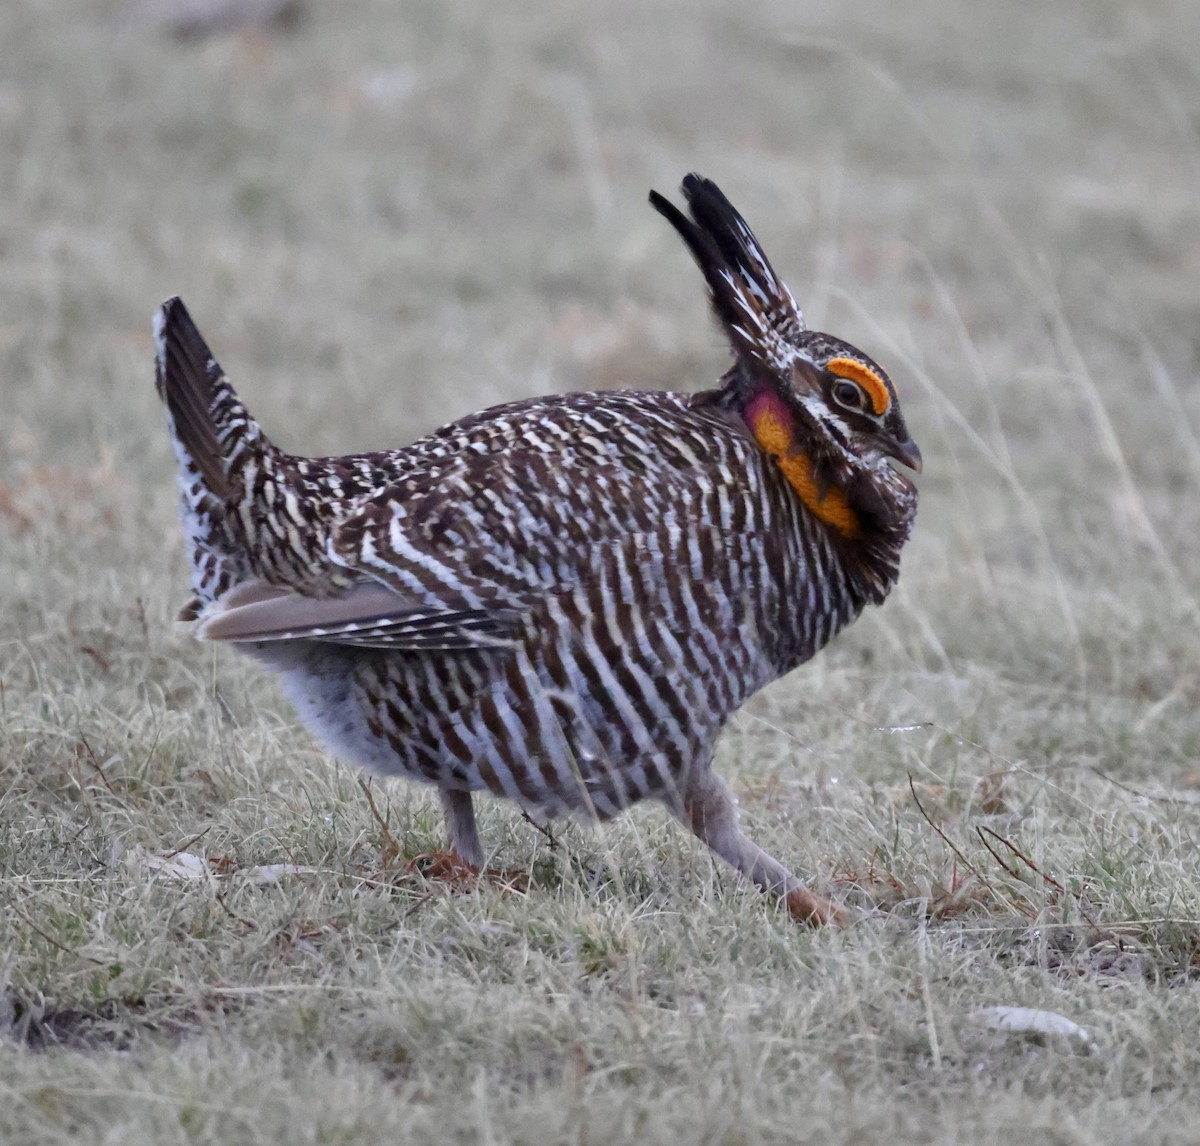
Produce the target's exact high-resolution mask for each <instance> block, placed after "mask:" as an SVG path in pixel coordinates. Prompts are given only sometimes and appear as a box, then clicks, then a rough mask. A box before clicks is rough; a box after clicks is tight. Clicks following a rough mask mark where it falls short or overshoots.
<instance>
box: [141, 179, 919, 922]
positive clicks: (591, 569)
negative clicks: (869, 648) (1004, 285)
mask: <svg viewBox="0 0 1200 1146" xmlns="http://www.w3.org/2000/svg"><path fill="white" fill-rule="evenodd" d="M683 193H684V195H685V197H686V199H687V202H688V204H689V207H690V212H691V217H690V218H688V217H686V216H685V215H684V214H682V213H681V212H680V211H679V210H678V209H677V208H675V207H674V206H673V205H671V204H670V203H669V202H667V201H666V200H665V199H663V198H662V197H661V196H660V195H658V194H657V193H651V196H650V201H651V203H652V204H653V205H654V207H655V208H656V209H657V210H658V211H659V212H661V213H662V214H663V215H664V216H665V217H666V218H667V219H668V220H669V221H670V223H671V224H672V225H673V226H674V227H675V229H676V230H677V231H678V232H679V234H680V235H681V236H682V237H683V240H684V241H685V242H686V243H687V245H688V247H689V248H690V250H691V253H692V255H693V256H694V258H695V259H696V262H697V263H698V264H699V265H700V269H701V270H702V271H703V272H704V277H705V279H706V280H707V283H708V290H709V294H710V297H711V301H712V305H713V309H714V311H715V313H716V316H717V318H718V320H719V321H720V323H721V325H722V327H723V328H724V330H725V332H726V334H727V335H728V338H729V341H730V344H731V346H732V350H733V359H734V360H733V364H732V365H731V366H730V368H729V369H728V371H727V372H726V373H725V375H724V376H723V377H722V378H721V380H720V383H719V385H718V386H717V387H716V388H715V389H712V390H707V391H703V392H700V393H673V392H670V391H661V392H643V391H613V392H605V393H584V394H563V395H555V396H552V397H546V398H535V399H532V400H530V401H523V402H514V403H511V404H508V405H504V406H498V407H496V408H494V409H490V410H486V411H484V412H482V413H479V414H474V415H472V416H470V417H467V418H464V419H462V420H461V421H458V422H454V423H452V424H451V425H448V426H445V427H443V428H442V429H440V430H437V431H435V432H434V433H432V434H430V435H429V436H428V437H425V438H422V439H421V440H420V441H418V442H416V443H414V444H413V445H410V446H407V447H405V448H403V449H398V450H393V451H390V452H387V453H374V454H356V455H350V456H347V457H330V458H304V457H296V456H292V455H289V454H286V453H284V452H282V451H281V450H279V449H278V448H276V447H275V446H274V445H272V444H271V442H270V441H269V440H268V439H267V437H266V436H265V435H264V433H263V432H262V430H261V429H260V428H259V425H258V423H257V422H256V421H255V420H254V419H253V418H252V417H251V416H250V414H249V413H248V412H247V410H246V408H245V406H243V405H242V403H241V401H240V400H239V399H238V397H237V395H236V394H235V393H234V391H233V388H232V386H231V385H230V383H229V381H228V379H227V378H226V377H225V375H224V373H223V372H222V370H221V368H220V366H218V364H217V362H216V360H215V359H214V357H213V355H212V354H211V353H210V351H209V349H208V347H207V346H206V345H205V343H204V341H203V339H202V338H201V337H200V334H199V333H198V331H197V329H196V327H195V326H194V325H193V323H192V321H191V319H190V318H189V317H188V313H187V311H186V310H185V309H184V307H183V304H182V303H181V302H180V301H179V300H178V299H171V300H169V301H168V302H167V303H165V304H164V306H163V308H162V310H161V313H160V314H159V316H158V317H157V319H156V322H155V340H156V346H157V366H158V370H157V381H158V389H159V392H160V394H161V395H162V397H163V399H164V400H165V402H166V405H167V409H168V411H169V415H170V428H171V435H172V438H173V441H174V445H175V452H176V455H177V457H178V459H179V465H180V481H179V485H180V491H181V494H182V512H183V522H184V529H185V532H186V534H187V540H188V543H189V547H190V558H191V570H192V590H193V592H194V594H195V596H194V598H193V600H192V601H191V603H190V604H189V605H188V607H187V608H186V609H185V610H184V613H183V614H182V616H183V617H184V619H193V620H196V621H197V624H196V626H195V633H196V635H197V636H198V637H200V638H202V639H206V640H215V641H230V642H236V643H238V644H240V645H241V647H242V648H244V649H246V650H248V651H250V652H252V653H253V654H254V655H255V656H256V657H257V658H258V659H259V660H260V661H261V662H262V663H263V664H265V665H266V666H268V667H269V668H272V669H274V670H275V671H276V672H277V673H278V674H279V676H280V679H281V682H282V685H283V688H284V691H285V692H286V694H287V695H288V697H289V698H290V700H291V701H292V703H293V704H294V705H295V707H296V710H297V712H298V713H299V715H300V717H301V719H302V720H303V721H304V723H305V724H306V725H307V726H308V727H309V729H310V730H311V731H312V732H313V733H314V734H315V735H316V737H317V738H318V739H319V740H320V741H321V742H322V743H323V744H324V745H325V746H326V747H327V748H328V749H329V750H330V751H331V752H332V753H334V754H335V755H337V756H339V757H341V758H343V759H345V760H347V761H349V762H352V763H354V764H357V765H361V766H365V767H367V768H370V769H374V770H375V771H378V772H382V773H387V774H392V775H403V776H407V777H409V778H411V779H415V780H422V781H425V782H427V783H431V784H434V785H436V787H437V788H438V791H439V794H440V797H441V803H442V808H443V811H444V814H445V820H446V826H447V829H448V832H449V838H450V843H451V846H452V848H453V851H454V853H456V855H457V857H459V858H460V859H461V860H462V861H465V863H466V864H468V865H471V866H472V867H474V868H481V867H482V866H483V864H484V859H485V856H484V849H483V847H482V846H481V843H480V839H479V834H478V832H477V830H476V826H475V816H474V810H473V807H472V795H471V794H472V793H473V792H475V791H480V790H484V789H486V790H488V791H491V792H493V793H495V794H496V795H498V796H508V797H511V798H512V799H513V800H516V801H517V802H518V803H520V804H522V805H524V806H525V807H526V808H527V809H530V810H533V811H535V812H537V813H539V814H540V815H542V816H554V815H559V814H563V813H576V814H580V815H582V816H584V817H588V818H593V819H599V820H604V819H607V818H609V817H611V816H613V815H615V814H617V813H618V812H620V811H621V810H622V809H624V808H627V807H629V806H630V805H631V804H633V803H635V802H637V801H639V800H643V799H646V798H654V799H658V800H662V801H663V802H664V803H665V804H666V805H667V806H668V807H669V808H670V809H671V810H672V812H674V813H675V815H676V816H678V818H679V819H680V820H681V821H683V823H685V824H686V825H688V827H690V828H691V830H692V831H693V832H695V834H696V835H697V836H698V837H699V838H700V839H702V840H703V841H704V842H705V843H706V844H708V846H709V847H710V848H712V850H713V851H715V852H716V853H717V854H718V855H720V856H721V857H722V858H723V859H725V860H727V861H728V862H729V863H730V864H732V865H733V866H734V867H735V868H737V869H738V871H740V872H743V873H744V874H745V875H747V876H748V877H749V878H750V879H752V880H753V881H754V882H755V883H756V884H757V885H758V886H759V887H761V888H763V889H764V890H765V891H768V892H771V893H773V894H775V895H778V896H781V897H783V898H784V899H785V900H786V903H787V906H788V908H789V909H790V911H791V912H792V914H793V915H795V916H796V917H798V918H801V919H805V920H809V921H812V922H825V921H828V920H830V919H836V918H839V917H840V916H841V912H840V910H839V909H838V908H836V907H835V906H834V905H833V904H831V903H830V902H829V901H827V900H825V899H823V898H821V897H819V896H817V895H814V894H812V893H810V892H809V891H808V890H807V889H806V888H805V886H804V884H803V883H802V882H801V880H799V879H798V878H797V877H796V876H794V875H793V874H792V873H791V872H790V871H788V870H787V868H785V867H784V866H783V865H782V864H781V863H779V862H778V861H777V860H775V859H774V858H772V857H771V856H769V855H767V854H766V853H765V852H764V851H762V849H760V848H759V847H757V846H756V845H755V844H754V843H753V842H751V840H750V839H749V838H748V837H747V836H746V835H744V834H743V832H742V831H741V829H740V827H739V826H738V822H737V814H736V810H735V802H734V799H733V797H732V796H731V794H730V792H729V790H728V788H727V787H726V785H725V784H724V782H723V781H722V780H721V779H720V778H719V777H718V776H717V775H716V774H714V773H713V772H712V771H711V768H710V765H711V761H712V756H713V749H714V745H715V743H716V740H717V737H718V735H719V733H720V731H721V729H722V727H723V726H724V724H725V722H726V721H727V720H728V719H729V717H730V716H731V715H732V714H733V713H734V712H736V711H737V709H738V708H739V707H740V706H741V705H742V704H743V703H744V702H745V701H746V699H747V698H748V697H750V696H751V695H752V694H753V693H755V692H757V691H758V690H759V689H760V688H762V687H763V686H764V685H766V684H768V683H769V682H770V681H773V680H775V679H776V678H777V677H779V676H781V675H782V674H784V673H786V672H789V671H790V670H791V669H793V668H795V667H796V666H797V665H799V664H802V663H803V662H804V661H806V660H808V659H809V658H810V657H811V656H813V654H814V653H816V652H817V650H818V649H820V648H821V647H822V646H823V645H825V644H826V642H828V641H829V640H830V638H831V637H833V635H834V634H835V633H837V632H838V630H839V629H841V628H843V627H844V626H845V625H847V624H849V623H850V622H851V621H852V620H854V618H855V617H856V616H857V615H858V614H859V612H860V611H861V610H862V608H863V607H864V606H865V605H867V604H878V603H880V602H882V601H883V599H884V598H885V597H886V596H887V594H888V591H889V590H890V589H891V587H892V585H893V584H894V583H895V580H896V576H897V573H898V563H899V558H900V549H901V547H902V546H903V544H904V542H905V540H906V539H907V537H908V535H909V531H910V529H911V527H912V522H913V515H914V512H915V509H916V491H915V490H914V488H913V485H912V483H911V482H910V481H909V480H908V479H907V478H906V477H904V476H903V475H902V474H900V473H898V472H897V471H896V470H895V469H894V468H893V467H892V465H891V464H890V462H889V459H896V460H898V461H899V462H900V463H902V464H904V465H906V466H908V467H911V468H913V469H917V470H919V469H920V466H921V455H920V453H919V452H918V450H917V447H916V445H915V444H914V442H913V441H912V439H911V438H910V437H909V434H908V430H907V429H906V427H905V424H904V419H903V417H902V416H901V413H900V408H899V406H898V404H897V401H896V391H895V389H894V387H893V385H892V383H891V381H890V380H889V379H888V376H887V375H886V374H885V373H884V372H883V370H881V369H880V368H879V366H877V365H876V364H875V363H874V362H872V361H871V360H870V359H869V358H867V357H866V355H864V354H863V353H862V352H861V351H859V350H856V349H855V348H854V347H852V346H849V345H848V344H847V343H845V342H842V341H840V340H839V339H836V338H833V337H831V336H830V335H827V334H820V333H817V332H816V331H809V330H806V329H805V326H804V320H803V318H802V317H801V313H800V311H799V309H798V308H797V306H796V304H795V302H794V301H793V299H792V296H791V293H790V292H789V290H788V288H787V287H786V286H785V285H784V284H783V282H782V281H781V280H780V279H779V278H778V277H777V276H776V274H775V272H774V271H773V270H772V268H771V265H770V263H769V262H768V261H767V258H766V256H765V255H764V254H763V252H762V249H761V248H760V247H759V244H758V242H757V240H756V239H755V237H754V235H753V234H751V232H750V229H749V228H748V227H747V226H746V224H745V222H744V221H743V220H742V218H741V216H740V215H739V214H738V213H737V211H736V210H734V208H733V207H732V205H731V204H730V203H729V201H728V200H727V199H726V198H725V196H724V195H723V194H722V193H721V192H720V190H719V189H718V188H717V187H716V185H715V184H713V183H711V182H709V181H708V180H705V179H702V178H700V177H698V176H696V175H689V176H688V177H687V178H686V179H685V180H684V182H683Z"/></svg>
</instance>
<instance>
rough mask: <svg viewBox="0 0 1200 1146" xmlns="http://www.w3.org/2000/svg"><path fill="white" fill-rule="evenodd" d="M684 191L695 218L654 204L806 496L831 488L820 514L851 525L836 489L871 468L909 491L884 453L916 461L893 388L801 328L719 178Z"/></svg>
mask: <svg viewBox="0 0 1200 1146" xmlns="http://www.w3.org/2000/svg"><path fill="white" fill-rule="evenodd" d="M682 190H683V195H684V198H685V199H686V200H687V204H688V207H689V209H690V212H691V217H690V218H689V217H688V216H686V215H684V214H683V212H682V211H680V210H679V209H678V208H677V207H675V206H674V204H672V203H670V202H669V201H668V200H666V199H664V198H663V197H662V196H661V195H659V194H658V193H657V192H655V191H652V192H651V193H650V202H651V203H652V204H653V206H654V207H655V209H656V210H657V211H659V212H660V213H661V214H662V215H663V216H665V217H666V219H667V220H668V221H669V222H670V223H671V224H672V225H673V226H674V227H675V229H676V230H677V231H678V232H679V234H680V235H681V236H682V238H683V240H684V242H685V243H687V245H688V248H689V249H690V250H691V252H692V255H693V257H694V258H695V260H696V262H697V263H698V264H699V266H700V269H701V270H702V271H703V272H704V277H705V279H706V280H707V282H708V290H709V295H710V297H711V299H712V305H713V310H714V311H715V313H716V316H717V318H718V319H719V320H720V322H721V325H722V327H723V328H724V329H725V331H726V333H727V335H728V336H729V340H730V344H731V346H732V348H733V353H734V356H735V358H736V360H737V362H736V365H735V368H734V370H733V371H732V372H731V373H730V376H729V379H728V384H727V385H728V387H729V388H730V390H731V392H732V394H733V397H734V398H735V400H736V402H737V404H738V406H739V408H740V410H741V413H742V415H743V417H744V418H745V420H746V424H747V426H748V427H749V428H750V430H751V432H752V433H753V434H754V436H755V438H757V440H758V441H759V443H760V445H762V446H763V448H764V449H765V450H766V451H767V452H768V453H770V454H771V455H773V456H774V457H776V459H777V460H778V461H779V463H780V465H781V467H782V468H783V469H784V471H785V473H786V474H787V476H788V479H789V481H791V483H792V485H793V486H794V487H796V488H797V490H798V492H800V494H801V496H802V497H803V498H804V499H805V501H806V503H811V502H812V501H813V500H814V499H815V501H816V502H817V504H818V505H821V504H822V503H823V502H826V501H829V496H828V495H831V496H832V501H829V504H826V505H825V511H826V512H824V513H821V512H818V515H819V516H823V517H826V519H827V520H828V519H830V517H832V524H835V525H837V526H838V528H839V529H840V530H841V532H843V533H847V534H851V535H852V534H854V533H855V532H856V530H857V529H858V528H859V526H860V525H861V522H859V523H857V524H852V523H851V521H850V518H851V513H850V508H852V507H850V508H847V509H846V510H845V511H843V510H841V509H839V508H838V504H840V502H839V499H840V500H841V501H845V500H846V498H847V497H850V496H851V495H853V494H854V492H855V491H856V489H857V488H858V487H864V488H865V484H866V485H869V481H868V482H867V483H864V480H863V479H870V478H872V477H874V478H875V479H876V481H878V480H879V479H882V481H883V483H884V484H885V486H887V487H890V488H892V489H895V490H897V491H899V490H900V489H904V490H907V491H911V489H912V486H911V483H910V482H909V481H908V480H907V478H905V477H903V476H902V475H900V474H896V473H895V472H894V471H893V470H892V469H891V467H890V466H889V465H888V463H887V459H889V458H893V459H895V460H896V461H898V462H900V463H901V464H902V465H904V466H907V467H908V468H909V469H912V470H916V471H918V472H919V471H920V469H921V452H920V450H918V449H917V445H916V443H915V442H914V441H913V440H912V438H911V436H910V435H909V432H908V428H907V426H905V424H904V417H903V415H902V414H901V412H900V405H899V402H898V400H897V398H896V388H895V386H894V385H893V384H892V380H891V379H890V378H889V377H888V376H887V374H886V373H885V372H884V370H883V369H882V368H881V367H880V366H879V365H878V364H877V363H876V362H874V361H872V360H871V359H870V358H868V357H867V355H865V354H864V353H863V352H862V351H861V350H858V349H856V348H855V347H853V346H851V345H850V344H849V343H847V342H843V341H842V340H841V339H839V338H834V337H833V336H831V335H828V334H822V333H820V332H819V331H814V330H808V329H806V327H805V325H804V317H803V315H802V314H801V311H800V308H799V307H798V306H797V305H796V302H795V300H794V299H793V298H792V293H791V291H790V290H788V288H787V285H786V284H785V283H784V282H783V280H782V279H780V278H779V277H778V276H777V275H776V274H775V271H774V270H773V269H772V267H771V264H770V262H769V261H768V260H767V257H766V255H765V254H764V253H763V250H762V247H761V246H760V245H759V243H758V240H757V239H756V238H755V237H754V234H753V232H752V231H751V230H750V228H749V227H748V226H747V225H746V222H745V220H744V219H743V218H742V217H741V215H740V214H738V212H737V211H736V210H735V208H734V207H733V205H732V204H731V203H730V202H729V200H728V199H726V198H725V196H724V195H723V194H722V193H721V190H720V188H718V187H717V185H716V184H715V183H713V182H712V181H711V180H708V179H703V178H701V177H700V176H699V175H688V176H687V177H686V178H685V179H684V181H683V187H682ZM806 487H807V488H808V489H809V490H810V494H811V495H806V493H805V488H806ZM839 491H840V492H839ZM834 503H838V504H834ZM810 508H812V505H811V504H810Z"/></svg>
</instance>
